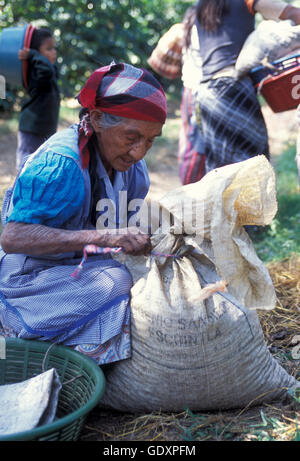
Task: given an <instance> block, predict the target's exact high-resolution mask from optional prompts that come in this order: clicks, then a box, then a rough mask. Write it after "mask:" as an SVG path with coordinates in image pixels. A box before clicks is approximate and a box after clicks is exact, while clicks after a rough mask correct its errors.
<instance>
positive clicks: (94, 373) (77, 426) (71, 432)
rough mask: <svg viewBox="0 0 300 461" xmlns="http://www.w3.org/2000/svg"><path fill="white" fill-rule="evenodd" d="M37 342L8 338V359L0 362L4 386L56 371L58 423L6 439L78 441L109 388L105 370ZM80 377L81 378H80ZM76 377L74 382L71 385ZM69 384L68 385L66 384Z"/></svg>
mask: <svg viewBox="0 0 300 461" xmlns="http://www.w3.org/2000/svg"><path fill="white" fill-rule="evenodd" d="M50 346H51V343H48V342H41V341H35V340H24V339H15V338H6V357H5V359H1V360H0V385H1V384H12V383H17V382H20V381H24V380H26V379H29V378H32V377H33V376H36V375H38V374H40V373H42V372H43V368H42V366H43V362H44V371H45V370H48V369H49V368H55V369H56V371H57V373H58V374H59V377H60V380H61V382H62V389H61V391H60V394H59V401H58V406H57V413H56V418H55V420H54V422H52V423H50V424H45V425H43V426H39V427H36V428H35V429H32V430H29V431H25V432H18V433H15V434H10V435H2V436H1V435H0V441H4V440H53V441H54V440H65V441H74V440H77V439H78V437H79V434H80V431H81V429H82V426H83V424H84V421H85V418H86V416H87V414H88V413H89V412H90V411H91V410H92V409H93V408H94V407H95V406H96V405H97V404H98V402H99V400H100V399H101V397H102V395H103V393H104V389H105V377H104V374H103V372H102V370H101V368H100V367H99V366H98V365H97V364H96V363H95V362H94V361H93V360H92V359H90V358H89V357H87V356H85V355H83V354H80V353H79V352H76V351H74V350H73V349H70V348H68V347H65V346H57V345H55V346H52V347H51V348H50V349H49V347H50ZM79 375H80V377H78V376H79ZM72 378H76V379H74V380H73V381H72V382H69V381H70V380H71V379H72ZM64 382H65V384H64Z"/></svg>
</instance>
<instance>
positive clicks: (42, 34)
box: [30, 28, 53, 51]
mask: <svg viewBox="0 0 300 461" xmlns="http://www.w3.org/2000/svg"><path fill="white" fill-rule="evenodd" d="M52 37H53V34H52V32H51V30H49V29H45V28H41V29H35V30H34V32H33V35H32V39H31V44H30V48H32V49H33V50H38V51H39V49H40V47H41V45H42V44H43V42H44V41H45V40H46V39H47V38H52Z"/></svg>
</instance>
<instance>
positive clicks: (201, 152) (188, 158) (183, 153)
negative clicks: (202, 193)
mask: <svg viewBox="0 0 300 461" xmlns="http://www.w3.org/2000/svg"><path fill="white" fill-rule="evenodd" d="M180 111H181V128H180V135H179V143H178V164H179V176H180V180H181V183H182V184H191V183H194V182H197V181H199V180H200V179H201V178H202V176H204V174H205V158H206V157H205V146H204V142H203V136H202V128H201V125H200V124H199V122H200V123H201V121H200V120H198V124H197V120H196V113H195V103H194V97H193V94H192V90H191V89H190V88H183V92H182V98H181V105H180Z"/></svg>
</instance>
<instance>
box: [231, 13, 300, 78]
mask: <svg viewBox="0 0 300 461" xmlns="http://www.w3.org/2000/svg"><path fill="white" fill-rule="evenodd" d="M299 47H300V25H297V26H295V24H294V23H293V21H290V20H285V21H279V22H276V21H273V20H269V21H262V22H261V23H260V24H259V25H258V27H257V29H255V30H254V31H253V32H252V33H251V34H250V35H249V36H248V38H247V39H246V41H245V43H244V45H243V47H242V49H241V51H240V54H239V56H238V58H237V61H236V64H235V70H236V76H237V78H240V77H242V76H244V75H246V74H247V73H248V72H249V71H250V70H251V69H253V68H255V67H257V66H261V65H262V64H266V63H267V62H271V61H274V60H276V59H279V58H281V57H283V56H286V55H288V54H289V53H291V52H292V51H293V50H296V49H298V48H299Z"/></svg>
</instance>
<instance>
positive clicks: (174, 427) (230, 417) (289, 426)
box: [81, 255, 300, 442]
mask: <svg viewBox="0 0 300 461" xmlns="http://www.w3.org/2000/svg"><path fill="white" fill-rule="evenodd" d="M267 267H268V269H269V272H270V275H271V277H272V280H273V283H274V286H275V289H276V293H277V299H278V302H277V306H276V308H275V309H274V310H272V311H261V312H259V313H258V314H259V317H260V321H261V325H262V328H263V331H264V334H265V338H266V342H267V344H268V346H269V348H270V351H271V353H272V354H273V355H274V357H275V358H276V359H277V360H278V361H279V362H280V364H281V365H282V366H283V367H284V368H285V369H286V370H287V371H288V372H289V373H290V374H291V375H293V376H295V377H296V378H297V379H299V378H300V360H298V359H297V360H295V359H294V358H293V351H294V352H295V350H296V349H295V347H296V343H295V344H294V343H293V338H295V337H296V336H297V335H300V256H297V255H295V256H293V257H292V258H290V259H287V260H284V261H280V262H276V263H271V264H269V265H268V266H267ZM299 343H300V338H299ZM299 356H300V353H299ZM299 358H300V357H299ZM81 440H101V441H148V442H149V441H151V442H152V441H155V442H159V441H205V440H209V441H221V440H234V441H251V440H263V441H264V440H280V441H291V440H297V441H300V395H295V396H294V398H293V397H291V398H287V399H286V400H285V401H281V402H274V404H264V405H261V406H257V407H251V408H249V407H246V408H243V409H239V410H234V411H223V412H215V413H214V412H209V413H199V414H196V413H192V412H191V411H189V410H188V409H186V411H184V412H181V413H151V414H122V413H118V412H107V411H103V410H100V409H97V410H94V411H93V412H92V413H91V414H90V416H89V417H88V419H87V421H86V425H85V427H84V430H83V433H82V435H81Z"/></svg>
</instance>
